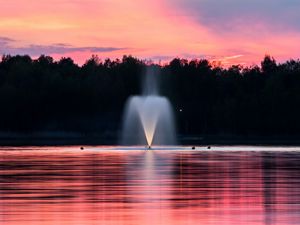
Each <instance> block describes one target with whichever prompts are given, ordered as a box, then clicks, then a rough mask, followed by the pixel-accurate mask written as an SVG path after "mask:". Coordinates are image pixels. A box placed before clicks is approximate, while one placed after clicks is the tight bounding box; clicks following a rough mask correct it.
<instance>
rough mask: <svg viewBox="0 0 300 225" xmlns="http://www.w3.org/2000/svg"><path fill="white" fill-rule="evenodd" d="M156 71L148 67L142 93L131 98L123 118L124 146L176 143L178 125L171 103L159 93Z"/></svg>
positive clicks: (149, 146)
mask: <svg viewBox="0 0 300 225" xmlns="http://www.w3.org/2000/svg"><path fill="white" fill-rule="evenodd" d="M155 76H156V74H155V73H154V72H153V70H148V72H147V73H146V79H145V83H144V87H143V94H142V95H141V96H133V97H130V98H129V99H128V101H127V103H126V106H125V114H124V119H123V131H122V144H123V145H147V146H148V148H149V149H150V148H151V146H152V145H174V144H176V141H175V126H174V119H173V111H172V108H171V104H170V102H169V100H168V99H167V98H166V97H162V96H159V94H158V89H157V82H156V80H155Z"/></svg>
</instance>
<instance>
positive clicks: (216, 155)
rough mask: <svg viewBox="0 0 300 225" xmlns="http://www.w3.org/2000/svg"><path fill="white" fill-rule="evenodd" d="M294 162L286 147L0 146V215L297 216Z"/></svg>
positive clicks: (30, 219) (80, 220)
mask: <svg viewBox="0 0 300 225" xmlns="http://www.w3.org/2000/svg"><path fill="white" fill-rule="evenodd" d="M6 150H7V149H6ZM282 150H284V149H282ZM299 163H300V153H299V152H292V151H287V152H284V151H272V152H268V151H262V152H259V151H254V152H251V151H240V152H239V151H233V152H231V151H229V152H222V151H206V152H201V151H138V150H136V151H116V150H114V151H104V150H103V151H92V150H87V151H78V148H69V147H64V148H51V149H49V148H46V149H45V148H42V149H26V151H25V150H22V149H10V150H9V151H5V149H2V151H0V174H1V176H0V190H1V195H0V196H1V198H0V223H3V224H8V225H15V224H31V225H43V224H64V225H65V224H72V225H73V224H81V225H82V224H87V225H92V224H97V225H98V224H103V225H110V224H113V225H115V224H117V225H118V224H122V225H127V224H130V225H135V224H136V225H140V224H146V225H147V224H164V225H168V224H176V225H177V224H178V225H181V224H182V225H183V224H185V225H186V224H187V225H189V224H251V225H260V224H266V225H269V224H272V225H273V224H282V225H283V224H284V225H288V224H299V223H300V213H299V212H300V176H299V174H300V173H299V172H300V164H299Z"/></svg>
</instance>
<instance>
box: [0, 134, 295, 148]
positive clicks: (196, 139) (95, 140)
mask: <svg viewBox="0 0 300 225" xmlns="http://www.w3.org/2000/svg"><path fill="white" fill-rule="evenodd" d="M177 140H178V142H177V145H195V146H206V145H216V146H218V145H227V146H231V145H232V146H235V145H251V146H300V136H288V137H287V136H279V135H278V136H234V135H232V136H230V135H227V136H225V135H210V136H199V135H178V138H177ZM57 145H62V146H63V145H120V143H119V139H118V137H117V135H111V134H109V135H97V134H93V135H82V134H77V133H69V134H67V135H65V134H64V135H59V134H55V135H44V134H42V135H41V134H38V135H35V134H14V135H0V146H57Z"/></svg>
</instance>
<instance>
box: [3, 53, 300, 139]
mask: <svg viewBox="0 0 300 225" xmlns="http://www.w3.org/2000/svg"><path fill="white" fill-rule="evenodd" d="M149 69H150V70H151V71H155V72H153V73H150V74H149V73H146V71H147V70H149ZM145 76H156V78H157V80H159V90H160V93H161V95H164V96H166V97H168V98H169V99H170V101H171V104H172V106H173V109H174V112H175V119H176V125H177V133H178V134H182V135H216V134H218V135H219V134H225V135H300V61H299V60H289V61H286V62H284V63H277V62H276V61H275V59H274V58H273V57H271V56H268V55H267V56H265V58H264V59H263V60H262V62H261V65H260V66H257V65H254V66H250V67H242V66H240V65H233V66H231V67H229V68H223V67H221V66H215V65H212V64H211V63H210V62H209V61H208V60H206V59H195V60H187V59H181V58H175V59H173V60H171V61H170V62H169V63H167V64H166V65H164V66H161V65H157V64H153V63H149V62H146V61H143V60H140V59H137V58H134V57H132V56H124V57H123V58H122V59H121V60H119V59H116V60H110V59H106V60H103V61H102V60H100V59H99V58H98V57H97V56H92V57H91V58H90V59H88V60H87V61H86V63H85V64H83V65H82V66H79V65H77V64H76V63H74V61H73V60H72V59H71V58H62V59H60V60H59V61H55V60H54V59H53V58H51V57H50V56H44V55H42V56H40V57H39V58H37V59H32V58H31V57H30V56H27V55H23V56H21V55H16V56H10V55H4V56H2V60H1V62H0V106H1V110H0V132H21V133H22V132H36V131H37V132H38V131H66V132H80V133H85V134H89V133H99V134H106V133H110V134H115V135H117V134H118V133H119V132H120V129H121V124H122V122H121V121H122V114H123V110H124V105H125V103H126V100H127V99H128V97H129V96H132V95H137V94H140V93H141V87H142V81H143V80H144V79H145Z"/></svg>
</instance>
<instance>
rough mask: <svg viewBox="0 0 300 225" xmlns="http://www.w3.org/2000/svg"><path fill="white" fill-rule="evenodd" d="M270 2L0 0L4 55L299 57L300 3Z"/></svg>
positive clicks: (234, 59) (256, 59)
mask: <svg viewBox="0 0 300 225" xmlns="http://www.w3.org/2000/svg"><path fill="white" fill-rule="evenodd" d="M235 1H236V2H237V4H234V5H233V4H232V3H233V2H235ZM266 1H267V2H269V4H270V5H265V6H264V5H261V4H260V3H259V1H258V0H252V1H250V0H245V2H244V3H245V4H243V5H241V4H240V3H238V0H223V2H221V3H223V4H219V3H218V1H216V0H211V1H208V0H186V1H183V0H151V1H149V0H85V1H80V0H51V1H49V0H47V1H46V0H10V1H7V0H0V5H1V13H0V54H13V55H14V54H30V55H31V56H32V57H36V56H38V55H40V54H46V55H51V56H53V57H55V58H56V59H59V58H60V57H62V56H70V57H72V58H74V59H75V61H76V62H78V63H79V64H82V63H84V61H85V60H86V59H87V58H89V57H90V56H91V55H92V54H97V55H99V57H100V58H102V59H104V58H107V57H110V58H117V57H118V58H121V57H122V55H124V54H127V55H129V54H131V55H133V56H136V57H139V58H142V59H153V60H154V61H156V62H157V61H158V60H159V59H161V60H162V61H165V60H169V59H172V58H174V57H183V58H189V59H191V58H208V59H211V60H221V61H222V62H223V64H224V65H228V64H236V63H240V64H247V65H251V64H253V63H259V62H260V61H261V59H262V58H263V57H264V55H265V54H271V55H272V56H274V57H275V58H276V59H278V61H284V60H288V59H290V58H294V59H298V58H299V55H300V45H299V41H300V24H298V23H299V22H295V23H294V22H293V21H294V20H296V19H298V16H297V13H295V12H294V10H295V9H297V10H298V9H300V4H299V3H294V1H293V0H286V1H285V2H283V1H282V0H274V1H270V0H266ZM289 2H290V4H289ZM292 3H293V4H294V5H292ZM230 4H232V5H230ZM295 4H296V5H295ZM297 7H298V8H297ZM258 9H259V10H258ZM297 10H296V11H297ZM273 18H278V21H277V20H276V19H273ZM299 19H300V18H299ZM298 21H299V20H298ZM298 25H299V26H298Z"/></svg>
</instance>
